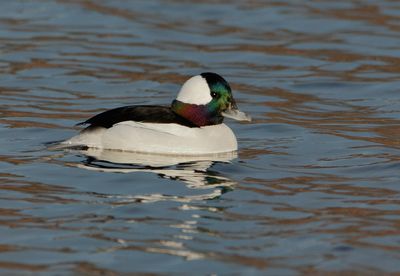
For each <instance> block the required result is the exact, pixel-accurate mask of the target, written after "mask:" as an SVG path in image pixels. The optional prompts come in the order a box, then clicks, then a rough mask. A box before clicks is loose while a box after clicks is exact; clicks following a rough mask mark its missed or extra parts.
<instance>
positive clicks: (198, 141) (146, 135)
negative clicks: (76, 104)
mask: <svg viewBox="0 0 400 276" xmlns="http://www.w3.org/2000/svg"><path fill="white" fill-rule="evenodd" d="M63 145H68V146H69V145H70V146H77V145H82V146H88V147H92V148H99V149H113V150H122V151H135V152H144V153H146V152H147V153H158V154H178V155H203V154H214V153H223V152H232V151H235V150H237V141H236V137H235V135H234V134H233V132H232V130H231V129H230V128H229V127H228V126H226V125H225V124H219V125H214V126H206V127H200V128H189V127H185V126H181V125H178V124H156V123H139V122H133V121H125V122H121V123H118V124H116V125H114V126H113V127H111V128H108V129H105V128H99V129H96V130H93V131H86V132H83V133H81V134H79V135H77V136H75V137H72V138H71V139H69V140H67V141H64V142H63Z"/></svg>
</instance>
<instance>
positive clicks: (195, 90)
mask: <svg viewBox="0 0 400 276" xmlns="http://www.w3.org/2000/svg"><path fill="white" fill-rule="evenodd" d="M210 93H211V91H210V87H208V83H207V81H206V79H204V78H203V77H202V76H200V75H197V76H194V77H191V78H190V79H188V80H187V81H186V82H185V83H184V84H183V85H182V88H181V90H180V91H179V93H178V96H177V97H176V99H177V100H178V101H180V102H183V103H188V104H197V105H202V104H208V103H209V102H210V101H211V100H212V97H211V95H210Z"/></svg>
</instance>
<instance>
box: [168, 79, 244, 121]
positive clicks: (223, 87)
mask: <svg viewBox="0 0 400 276" xmlns="http://www.w3.org/2000/svg"><path fill="white" fill-rule="evenodd" d="M171 109H172V110H173V111H174V112H175V113H176V114H178V115H179V116H181V117H183V118H185V119H186V120H188V121H190V122H191V123H193V124H194V125H196V126H198V127H201V126H208V125H216V124H221V123H222V121H223V119H224V117H229V118H232V119H236V120H240V121H249V120H250V117H249V116H247V115H246V114H245V113H243V112H241V111H239V110H238V108H237V106H236V103H235V100H234V98H233V96H232V91H231V87H230V86H229V84H228V82H227V81H226V80H225V79H224V78H223V77H221V76H220V75H218V74H215V73H211V72H206V73H202V74H200V75H198V76H194V77H192V78H190V79H189V80H187V81H186V82H185V83H184V84H183V86H182V88H181V90H180V91H179V93H178V96H177V97H176V99H175V100H174V101H173V102H172V104H171Z"/></svg>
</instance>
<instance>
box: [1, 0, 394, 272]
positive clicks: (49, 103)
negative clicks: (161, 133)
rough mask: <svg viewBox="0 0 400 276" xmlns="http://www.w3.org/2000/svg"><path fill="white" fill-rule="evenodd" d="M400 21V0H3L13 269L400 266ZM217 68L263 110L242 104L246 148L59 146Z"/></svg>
mask: <svg viewBox="0 0 400 276" xmlns="http://www.w3.org/2000/svg"><path fill="white" fill-rule="evenodd" d="M399 19H400V5H399V4H398V3H397V2H396V1H390V0H386V1H347V2H340V1H339V2H331V1H306V2H296V1H279V2H270V3H266V2H265V1H232V2H229V1H228V2H226V1H197V2H196V3H190V2H187V1H176V0H175V1H173V0H170V1H83V0H75V1H64V0H61V1H40V2H34V1H3V3H2V9H1V12H0V45H1V46H0V74H1V77H0V101H1V106H0V146H1V151H0V189H1V191H0V236H1V237H2V239H1V242H0V272H1V273H4V274H15V275H25V274H32V273H40V274H43V275H54V274H56V275H69V274H77V273H81V274H90V275H93V274H102V275H116V274H123V273H126V274H130V273H152V274H174V275H175V274H184V275H186V274H192V273H193V271H195V272H197V273H198V274H200V275H205V274H213V273H215V274H223V275H224V274H232V273H234V274H245V273H246V274H247V273H253V274H266V273H269V274H270V275H302V274H305V275H310V274H313V275H318V274H326V273H331V274H333V275H334V274H344V273H348V274H357V273H358V274H363V275H364V274H365V273H371V274H384V273H399V272H400V253H399V252H400V200H399V195H400V186H399V180H400V179H399V169H400V157H399V156H400V139H399V138H400V127H399V126H400V112H399V110H400V108H399V105H400V94H399V93H398V90H399V87H400V77H399V76H400V50H399V45H400V35H399V32H400V24H399V22H400V21H399ZM204 71H214V72H217V73H219V74H221V75H223V76H224V77H225V78H226V79H227V80H228V81H229V82H230V84H231V86H232V88H233V93H234V96H235V98H236V100H237V102H238V105H239V107H240V108H241V109H242V110H243V111H245V112H247V113H249V114H251V115H252V117H253V122H252V123H238V122H235V121H232V120H227V123H228V124H229V125H230V126H231V128H232V129H233V131H234V132H235V133H236V135H237V137H238V141H239V151H238V153H237V156H233V157H232V158H227V159H222V160H200V161H195V160H180V161H179V162H177V164H164V165H160V166H154V164H153V165H152V166H149V165H147V166H145V165H143V166H141V165H138V164H131V163H130V162H125V161H126V160H128V161H129V160H130V158H132V156H121V155H120V156H117V157H115V156H113V157H112V158H117V160H115V159H111V161H110V160H98V159H94V158H90V157H88V156H87V155H86V154H85V153H82V152H73V151H72V152H71V151H65V152H64V151H49V150H47V149H46V144H47V143H49V142H53V141H58V140H62V139H66V138H69V137H70V136H72V135H74V134H76V133H77V131H79V128H77V127H74V125H75V124H76V123H77V122H80V121H83V120H85V119H87V118H88V117H90V116H92V115H94V114H96V113H98V112H101V111H103V110H105V109H107V108H113V107H118V106H122V105H129V104H168V103H170V102H171V100H172V99H173V98H174V97H175V95H176V93H177V91H178V90H179V87H180V85H181V84H182V83H183V82H184V81H185V80H186V79H187V78H188V77H190V76H192V75H195V74H198V73H201V72H204ZM118 158H119V159H118ZM104 159H106V158H104ZM118 160H125V161H124V162H117V161H118ZM153 161H154V160H153ZM155 161H157V159H156V160H155ZM158 161H159V160H158Z"/></svg>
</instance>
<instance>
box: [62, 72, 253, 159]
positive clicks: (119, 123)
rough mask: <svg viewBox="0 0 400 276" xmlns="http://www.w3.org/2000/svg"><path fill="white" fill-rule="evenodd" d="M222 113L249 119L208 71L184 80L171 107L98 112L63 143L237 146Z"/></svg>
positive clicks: (186, 150)
mask: <svg viewBox="0 0 400 276" xmlns="http://www.w3.org/2000/svg"><path fill="white" fill-rule="evenodd" d="M224 117H228V118H233V119H236V120H239V121H250V120H251V119H250V117H249V116H248V115H246V114H245V113H243V112H241V111H239V110H238V108H237V106H236V103H235V100H234V99H233V97H232V92H231V88H230V86H229V84H228V83H227V82H226V80H225V79H224V78H222V77H221V76H220V75H218V74H215V73H211V72H206V73H202V74H200V75H197V76H194V77H192V78H190V79H189V80H187V81H186V82H185V83H184V84H183V86H182V88H181V90H180V91H179V93H178V95H177V97H176V99H175V100H173V101H172V103H171V105H170V106H155V105H137V106H124V107H119V108H115V109H111V110H108V111H105V112H103V113H100V114H98V115H96V116H94V117H92V118H90V119H88V120H86V121H84V122H82V123H79V124H78V125H88V126H87V127H86V128H85V129H83V130H82V131H81V132H80V134H79V135H77V136H74V137H72V138H70V139H69V140H66V141H64V142H62V143H61V144H62V146H63V147H86V148H97V149H108V150H121V151H134V152H142V153H156V154H178V155H204V154H206V155H207V154H218V153H226V152H232V151H236V150H237V141H236V137H235V135H234V134H233V132H232V130H231V129H230V128H229V127H228V126H226V125H225V124H224V123H223V119H224Z"/></svg>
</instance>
